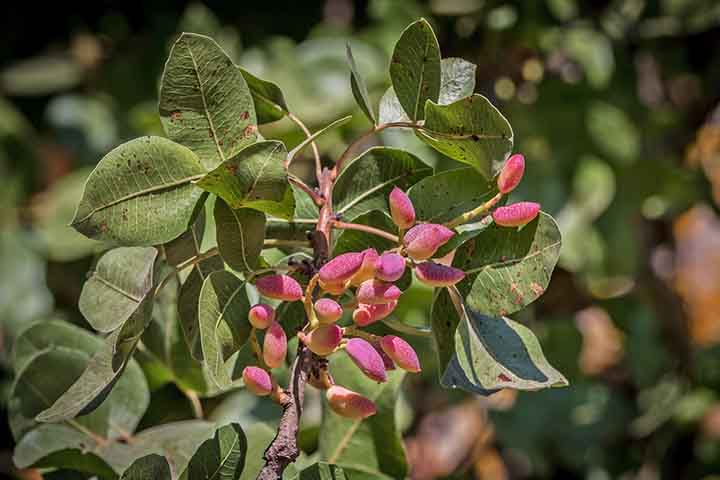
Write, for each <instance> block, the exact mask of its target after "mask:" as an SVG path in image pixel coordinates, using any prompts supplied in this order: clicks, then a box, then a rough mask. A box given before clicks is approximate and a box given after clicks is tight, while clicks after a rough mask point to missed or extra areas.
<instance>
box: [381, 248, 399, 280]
mask: <svg viewBox="0 0 720 480" xmlns="http://www.w3.org/2000/svg"><path fill="white" fill-rule="evenodd" d="M403 273H405V259H404V258H403V257H402V255H399V254H397V253H395V252H385V253H383V254H382V255H380V259H379V260H378V267H377V269H376V270H375V278H378V279H380V280H384V281H386V282H395V281H397V280H400V277H402V276H403Z"/></svg>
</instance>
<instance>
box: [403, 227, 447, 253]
mask: <svg viewBox="0 0 720 480" xmlns="http://www.w3.org/2000/svg"><path fill="white" fill-rule="evenodd" d="M453 235H455V232H453V231H452V230H450V229H449V228H447V227H446V226H444V225H437V224H434V223H424V224H422V225H416V226H414V227H413V228H411V229H410V230H409V231H408V232H407V233H406V234H405V237H404V238H403V244H404V245H405V251H406V252H407V254H408V255H410V256H411V257H412V258H413V259H414V260H426V259H428V258H430V257H432V256H433V255H434V254H435V252H436V251H437V249H438V248H440V247H442V246H443V245H445V243H447V241H448V240H450V238H452V236H453Z"/></svg>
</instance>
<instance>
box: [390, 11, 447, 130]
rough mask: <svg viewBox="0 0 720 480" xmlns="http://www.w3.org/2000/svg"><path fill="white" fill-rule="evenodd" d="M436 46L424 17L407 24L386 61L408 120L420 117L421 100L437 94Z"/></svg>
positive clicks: (435, 39) (438, 55)
mask: <svg viewBox="0 0 720 480" xmlns="http://www.w3.org/2000/svg"><path fill="white" fill-rule="evenodd" d="M440 79H441V72H440V46H439V45H438V41H437V38H435V33H434V32H433V30H432V27H431V26H430V24H429V23H428V22H427V20H425V19H420V20H418V21H417V22H415V23H412V24H410V26H408V27H407V28H406V29H405V31H404V32H403V33H402V35H401V36H400V40H398V42H397V44H396V45H395V50H394V51H393V55H392V60H391V62H390V80H391V81H392V85H393V88H394V89H395V93H396V94H397V97H398V100H399V101H400V104H401V105H402V106H403V109H404V110H405V112H406V113H407V115H408V117H410V119H411V120H422V119H423V118H424V115H425V112H424V110H423V109H424V107H425V102H426V101H427V100H431V101H433V102H437V101H438V96H439V94H440Z"/></svg>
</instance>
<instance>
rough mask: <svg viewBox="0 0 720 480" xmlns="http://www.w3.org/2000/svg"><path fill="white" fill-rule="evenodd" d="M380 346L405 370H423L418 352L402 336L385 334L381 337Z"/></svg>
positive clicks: (414, 371) (415, 371)
mask: <svg viewBox="0 0 720 480" xmlns="http://www.w3.org/2000/svg"><path fill="white" fill-rule="evenodd" d="M380 347H381V348H382V349H383V351H384V352H385V353H386V354H387V356H388V357H390V358H391V359H392V360H393V362H395V363H396V364H397V366H398V367H400V368H402V369H403V370H407V371H408V372H413V373H417V372H419V371H420V370H422V369H421V368H420V361H419V360H418V356H417V353H415V350H413V348H412V347H411V346H410V344H409V343H407V342H406V341H405V340H403V339H402V338H400V337H397V336H395V335H385V336H384V337H383V338H381V339H380Z"/></svg>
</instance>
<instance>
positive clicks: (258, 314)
mask: <svg viewBox="0 0 720 480" xmlns="http://www.w3.org/2000/svg"><path fill="white" fill-rule="evenodd" d="M248 320H249V321H250V325H252V326H253V327H255V328H257V329H260V330H265V329H266V328H268V327H269V326H270V324H271V323H272V322H273V321H274V320H275V309H274V308H273V307H271V306H270V305H267V304H264V303H258V304H257V305H253V306H252V307H251V308H250V311H249V312H248Z"/></svg>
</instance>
